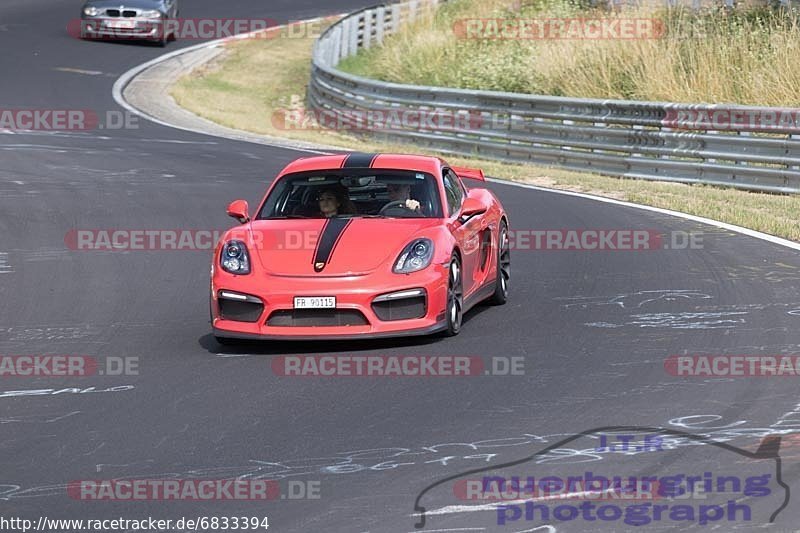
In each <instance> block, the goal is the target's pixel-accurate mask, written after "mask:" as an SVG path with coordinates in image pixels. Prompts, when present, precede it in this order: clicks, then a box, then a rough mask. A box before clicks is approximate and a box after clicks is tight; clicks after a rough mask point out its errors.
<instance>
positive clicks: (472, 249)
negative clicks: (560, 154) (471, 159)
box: [211, 153, 510, 344]
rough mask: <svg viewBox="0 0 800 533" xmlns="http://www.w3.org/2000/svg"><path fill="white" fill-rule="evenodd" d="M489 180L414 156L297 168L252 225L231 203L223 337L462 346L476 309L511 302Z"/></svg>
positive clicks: (222, 247)
mask: <svg viewBox="0 0 800 533" xmlns="http://www.w3.org/2000/svg"><path fill="white" fill-rule="evenodd" d="M483 179H484V178H483V172H482V171H480V170H477V169H468V168H458V167H451V166H449V165H448V164H447V163H446V162H444V161H443V160H441V159H439V158H436V157H426V156H418V155H395V154H363V153H350V154H340V155H330V156H317V157H307V158H301V159H298V160H296V161H294V162H292V163H290V164H289V165H288V166H287V167H286V168H284V169H283V171H282V172H281V173H280V175H279V176H278V177H277V179H276V180H275V181H274V182H273V183H272V185H271V186H270V187H269V190H268V191H267V194H266V195H265V197H264V199H263V200H262V201H261V205H260V206H259V208H258V210H257V211H256V212H255V214H254V216H253V217H252V218H251V216H250V213H249V210H248V205H247V202H246V201H244V200H236V201H234V202H232V203H231V204H230V205H229V206H228V215H230V216H232V217H234V218H235V219H237V220H238V221H239V222H240V223H241V225H240V226H237V227H234V228H232V229H230V230H228V231H227V232H226V233H225V235H223V237H222V238H221V239H220V242H219V244H218V246H217V248H216V250H215V251H214V258H213V262H212V266H211V324H212V327H213V332H214V336H215V337H216V339H217V341H219V342H220V343H221V344H228V343H231V342H232V341H234V340H235V339H353V338H359V339H360V338H368V337H397V336H405V335H426V334H430V333H434V332H443V333H444V334H446V335H456V334H457V333H458V332H459V330H460V329H461V320H462V317H463V314H464V313H465V312H466V311H467V310H469V309H470V308H471V307H473V306H474V305H475V304H477V303H479V302H481V301H484V300H488V301H489V302H491V303H493V304H503V303H505V301H506V298H507V296H508V281H509V274H510V254H509V244H508V217H507V215H506V212H505V211H504V210H503V206H502V205H500V202H499V201H498V199H497V198H496V197H495V196H494V194H492V193H491V192H490V191H489V190H488V189H485V188H482V187H480V185H482V183H483ZM467 183H469V184H475V185H478V186H477V187H468V186H467Z"/></svg>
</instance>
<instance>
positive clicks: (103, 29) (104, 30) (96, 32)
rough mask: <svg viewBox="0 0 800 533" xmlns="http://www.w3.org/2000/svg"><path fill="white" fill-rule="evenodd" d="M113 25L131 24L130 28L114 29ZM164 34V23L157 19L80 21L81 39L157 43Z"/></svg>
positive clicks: (100, 18) (94, 18)
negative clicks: (129, 40) (133, 40)
mask: <svg viewBox="0 0 800 533" xmlns="http://www.w3.org/2000/svg"><path fill="white" fill-rule="evenodd" d="M114 24H131V25H132V26H131V27H114V26H112V25H114ZM163 34H164V23H163V21H162V20H159V19H137V18H124V17H120V18H110V17H109V18H105V17H92V18H83V19H81V37H83V38H84V39H136V40H147V41H157V40H159V39H161V37H162V36H163Z"/></svg>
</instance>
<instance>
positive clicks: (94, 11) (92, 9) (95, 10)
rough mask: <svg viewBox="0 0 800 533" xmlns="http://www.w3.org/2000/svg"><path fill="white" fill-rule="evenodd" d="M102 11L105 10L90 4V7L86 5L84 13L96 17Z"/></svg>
mask: <svg viewBox="0 0 800 533" xmlns="http://www.w3.org/2000/svg"><path fill="white" fill-rule="evenodd" d="M102 12H103V10H102V9H98V8H96V7H94V6H89V7H84V8H83V14H84V15H86V16H87V17H96V16H97V15H99V14H100V13H102Z"/></svg>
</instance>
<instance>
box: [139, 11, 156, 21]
mask: <svg viewBox="0 0 800 533" xmlns="http://www.w3.org/2000/svg"><path fill="white" fill-rule="evenodd" d="M139 17H141V18H144V19H160V18H161V11H159V10H158V9H145V10H144V11H142V12H141V13H139Z"/></svg>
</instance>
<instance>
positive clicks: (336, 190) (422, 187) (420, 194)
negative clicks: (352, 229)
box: [256, 169, 442, 220]
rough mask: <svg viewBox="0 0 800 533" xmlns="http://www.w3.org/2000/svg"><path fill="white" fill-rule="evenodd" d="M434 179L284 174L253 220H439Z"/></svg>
mask: <svg viewBox="0 0 800 533" xmlns="http://www.w3.org/2000/svg"><path fill="white" fill-rule="evenodd" d="M441 216H442V208H441V202H440V201H439V190H438V187H437V184H436V179H435V178H434V177H433V176H432V175H430V174H427V173H424V172H415V171H410V170H376V169H362V170H353V169H332V170H324V171H314V172H301V173H296V174H287V175H286V176H284V177H282V178H280V181H279V182H278V183H277V184H276V185H275V187H274V188H273V189H272V191H271V192H270V194H269V196H268V197H267V199H266V201H265V202H264V205H263V206H262V207H261V210H260V212H259V214H258V217H256V218H257V219H262V220H263V219H276V218H333V217H337V218H341V217H386V218H440V217H441Z"/></svg>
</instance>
